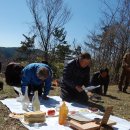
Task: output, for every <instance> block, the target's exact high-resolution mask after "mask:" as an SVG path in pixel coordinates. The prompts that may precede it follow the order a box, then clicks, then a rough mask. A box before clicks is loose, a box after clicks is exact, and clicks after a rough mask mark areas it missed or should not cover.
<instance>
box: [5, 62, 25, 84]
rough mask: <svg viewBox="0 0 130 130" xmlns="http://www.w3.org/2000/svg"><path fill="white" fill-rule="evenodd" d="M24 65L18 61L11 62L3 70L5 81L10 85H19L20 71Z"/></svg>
mask: <svg viewBox="0 0 130 130" xmlns="http://www.w3.org/2000/svg"><path fill="white" fill-rule="evenodd" d="M23 68H24V67H23V66H22V65H21V64H20V63H15V62H11V63H9V64H8V65H7V67H6V70H5V81H6V83H7V84H8V85H10V86H20V84H21V71H22V69H23Z"/></svg>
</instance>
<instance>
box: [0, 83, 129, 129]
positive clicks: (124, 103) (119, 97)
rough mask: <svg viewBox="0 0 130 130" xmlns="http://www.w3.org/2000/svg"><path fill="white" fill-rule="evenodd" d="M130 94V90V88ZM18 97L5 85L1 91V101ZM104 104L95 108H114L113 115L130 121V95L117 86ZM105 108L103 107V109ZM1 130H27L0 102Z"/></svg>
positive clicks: (111, 89)
mask: <svg viewBox="0 0 130 130" xmlns="http://www.w3.org/2000/svg"><path fill="white" fill-rule="evenodd" d="M128 92H130V88H128ZM50 95H59V88H58V87H56V88H55V89H54V90H51V92H50ZM12 97H16V94H15V92H14V91H13V89H12V88H11V87H10V86H8V85H6V84H4V90H1V91H0V99H4V98H12ZM102 100H103V102H96V103H95V102H94V104H93V105H94V106H97V107H99V108H101V109H102V108H103V107H106V106H109V105H113V106H114V110H113V114H114V115H116V116H119V117H121V118H124V119H127V120H130V116H129V115H130V111H129V108H130V94H125V93H119V92H117V86H115V85H113V86H109V91H108V95H107V96H102ZM101 106H103V107H101ZM0 113H1V114H0V130H9V129H11V130H17V129H19V130H26V128H25V127H23V125H22V124H21V123H20V122H19V121H18V120H16V119H11V118H9V117H8V115H9V113H10V111H9V110H8V108H7V107H6V106H4V105H3V104H2V103H1V102H0Z"/></svg>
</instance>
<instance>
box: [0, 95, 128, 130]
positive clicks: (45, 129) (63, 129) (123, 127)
mask: <svg viewBox="0 0 130 130" xmlns="http://www.w3.org/2000/svg"><path fill="white" fill-rule="evenodd" d="M1 102H2V103H3V104H5V105H6V106H7V107H8V108H9V109H10V111H11V112H15V113H25V112H26V111H24V110H22V105H21V103H20V102H17V100H16V98H12V99H5V100H1ZM61 103H62V100H61V98H60V97H58V96H52V97H50V99H49V100H41V110H42V111H47V110H48V109H51V108H55V107H57V106H60V104H61ZM66 104H67V106H68V108H69V110H70V111H71V110H75V111H80V110H83V109H86V108H87V107H86V106H83V105H80V104H78V103H66ZM30 106H31V104H30ZM29 111H31V109H29ZM84 116H86V117H87V118H102V116H99V115H96V114H93V113H86V114H85V113H84ZM110 119H111V120H113V121H115V122H117V124H116V125H114V126H113V127H114V130H130V122H128V121H127V120H125V119H121V118H118V117H115V116H110ZM21 122H22V120H21ZM22 123H23V122H22ZM23 125H24V126H25V127H27V128H28V129H29V130H36V129H37V128H35V127H34V126H30V125H26V124H25V123H23ZM52 128H53V130H72V129H71V128H69V127H67V126H62V125H59V124H58V117H52V118H51V117H49V118H46V122H45V124H44V125H43V126H40V127H39V128H38V130H51V129H52Z"/></svg>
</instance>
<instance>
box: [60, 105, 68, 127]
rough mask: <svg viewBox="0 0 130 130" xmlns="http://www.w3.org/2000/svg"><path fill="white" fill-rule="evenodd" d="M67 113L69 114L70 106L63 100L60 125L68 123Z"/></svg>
mask: <svg viewBox="0 0 130 130" xmlns="http://www.w3.org/2000/svg"><path fill="white" fill-rule="evenodd" d="M67 115H68V107H67V106H66V104H65V102H63V104H62V105H61V107H60V110H59V124H60V125H65V124H66V123H67Z"/></svg>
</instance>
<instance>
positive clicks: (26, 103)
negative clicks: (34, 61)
mask: <svg viewBox="0 0 130 130" xmlns="http://www.w3.org/2000/svg"><path fill="white" fill-rule="evenodd" d="M29 103H30V100H29V97H28V86H26V91H25V95H24V96H23V100H22V109H23V110H25V111H26V110H27V108H28V106H29Z"/></svg>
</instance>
